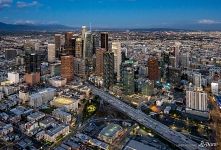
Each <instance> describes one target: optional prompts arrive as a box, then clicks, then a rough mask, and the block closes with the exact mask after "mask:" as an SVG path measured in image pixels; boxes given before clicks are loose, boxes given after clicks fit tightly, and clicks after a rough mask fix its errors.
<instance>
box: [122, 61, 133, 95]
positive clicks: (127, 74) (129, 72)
mask: <svg viewBox="0 0 221 150" xmlns="http://www.w3.org/2000/svg"><path fill="white" fill-rule="evenodd" d="M133 65H134V62H133V61H130V60H128V61H125V62H123V63H122V65H121V82H122V85H123V92H124V94H126V95H131V94H134V92H135V74H134V72H135V70H134V67H133Z"/></svg>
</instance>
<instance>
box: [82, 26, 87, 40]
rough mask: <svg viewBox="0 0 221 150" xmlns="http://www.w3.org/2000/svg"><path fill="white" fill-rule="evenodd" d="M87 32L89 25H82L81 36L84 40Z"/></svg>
mask: <svg viewBox="0 0 221 150" xmlns="http://www.w3.org/2000/svg"><path fill="white" fill-rule="evenodd" d="M86 32H87V27H86V26H82V30H81V38H82V39H83V40H84V38H85V33H86Z"/></svg>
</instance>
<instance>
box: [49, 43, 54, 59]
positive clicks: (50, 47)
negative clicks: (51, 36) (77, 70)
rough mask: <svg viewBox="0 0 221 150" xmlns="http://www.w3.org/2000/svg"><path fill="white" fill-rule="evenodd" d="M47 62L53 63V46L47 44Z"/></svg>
mask: <svg viewBox="0 0 221 150" xmlns="http://www.w3.org/2000/svg"><path fill="white" fill-rule="evenodd" d="M48 62H50V63H53V62H55V44H48Z"/></svg>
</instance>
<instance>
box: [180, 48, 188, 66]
mask: <svg viewBox="0 0 221 150" xmlns="http://www.w3.org/2000/svg"><path fill="white" fill-rule="evenodd" d="M180 58H181V59H180V64H181V66H182V67H184V68H188V67H189V66H190V60H189V59H190V57H189V52H186V53H182V54H181V57H180Z"/></svg>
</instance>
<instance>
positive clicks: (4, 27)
mask: <svg viewBox="0 0 221 150" xmlns="http://www.w3.org/2000/svg"><path fill="white" fill-rule="evenodd" d="M78 29H80V27H76V28H75V27H69V26H65V25H59V24H7V23H3V22H0V32H1V31H12V32H15V31H17V32H21V31H49V32H50V31H72V30H78ZM93 30H95V31H115V32H121V31H127V30H129V31H135V32H156V31H158V32H165V31H173V32H182V31H199V30H200V31H221V24H185V25H184V24H177V25H173V26H170V27H167V28H164V27H156V28H98V27H97V28H96V27H94V28H93Z"/></svg>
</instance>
